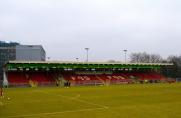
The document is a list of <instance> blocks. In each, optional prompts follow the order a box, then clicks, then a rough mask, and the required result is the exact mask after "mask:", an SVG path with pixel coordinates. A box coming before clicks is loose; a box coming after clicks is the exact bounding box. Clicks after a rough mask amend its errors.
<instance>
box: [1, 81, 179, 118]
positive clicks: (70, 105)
mask: <svg viewBox="0 0 181 118" xmlns="http://www.w3.org/2000/svg"><path fill="white" fill-rule="evenodd" d="M4 91H5V92H4V94H5V97H4V98H0V118H50V117H52V118H140V117H141V118H181V84H180V83H175V84H132V85H115V86H84V87H70V88H61V87H39V88H8V89H5V90H4Z"/></svg>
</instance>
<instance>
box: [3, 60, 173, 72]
mask: <svg viewBox="0 0 181 118" xmlns="http://www.w3.org/2000/svg"><path fill="white" fill-rule="evenodd" d="M172 65H173V64H172V63H108V62H65V61H9V62H8V63H7V64H6V65H5V68H6V69H7V70H11V69H17V68H55V69H56V68H57V69H59V68H60V69H61V68H63V69H66V68H158V69H159V68H161V67H164V66H172Z"/></svg>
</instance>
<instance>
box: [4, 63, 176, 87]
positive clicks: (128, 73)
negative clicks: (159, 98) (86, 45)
mask: <svg viewBox="0 0 181 118" xmlns="http://www.w3.org/2000/svg"><path fill="white" fill-rule="evenodd" d="M172 66H173V64H170V63H103V62H100V63H98V62H56V61H51V62H50V61H46V62H43V61H9V62H8V63H7V64H6V65H5V66H4V82H3V83H4V85H5V86H9V87H36V86H80V85H111V84H129V83H159V82H167V81H168V80H169V78H168V77H167V75H166V74H163V72H167V71H168V69H169V68H170V67H172Z"/></svg>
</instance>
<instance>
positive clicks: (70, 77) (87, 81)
mask: <svg viewBox="0 0 181 118" xmlns="http://www.w3.org/2000/svg"><path fill="white" fill-rule="evenodd" d="M63 77H64V79H65V80H67V81H70V82H71V84H73V85H95V84H96V85H97V84H99V85H100V84H103V83H102V82H101V81H100V80H99V79H98V78H97V77H96V76H95V75H81V74H66V75H63Z"/></svg>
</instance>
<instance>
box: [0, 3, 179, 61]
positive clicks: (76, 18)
mask: <svg viewBox="0 0 181 118" xmlns="http://www.w3.org/2000/svg"><path fill="white" fill-rule="evenodd" d="M0 40H4V41H16V42H20V43H21V44H34V45H38V44H41V45H43V47H44V49H45V50H46V53H47V56H48V57H51V60H68V61H74V60H75V58H76V57H78V58H79V60H80V61H85V60H86V51H85V50H84V48H85V47H89V48H90V51H89V60H90V61H106V60H110V59H114V60H124V53H123V50H124V49H127V50H128V55H129V54H130V53H132V52H148V53H156V54H160V55H161V56H163V57H167V56H168V55H180V54H181V0H0Z"/></svg>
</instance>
